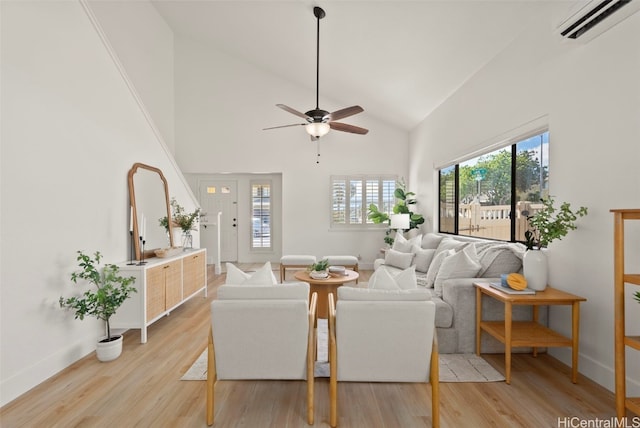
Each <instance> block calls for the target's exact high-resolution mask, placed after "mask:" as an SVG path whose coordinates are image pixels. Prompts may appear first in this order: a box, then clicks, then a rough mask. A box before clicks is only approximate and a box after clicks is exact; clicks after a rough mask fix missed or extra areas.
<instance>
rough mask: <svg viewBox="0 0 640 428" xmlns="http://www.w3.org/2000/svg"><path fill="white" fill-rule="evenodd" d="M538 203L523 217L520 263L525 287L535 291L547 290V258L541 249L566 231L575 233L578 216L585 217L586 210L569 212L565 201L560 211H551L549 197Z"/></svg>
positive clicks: (562, 235) (581, 208) (584, 208)
mask: <svg viewBox="0 0 640 428" xmlns="http://www.w3.org/2000/svg"><path fill="white" fill-rule="evenodd" d="M541 201H542V209H541V210H540V211H538V212H537V213H535V214H533V215H531V216H528V217H527V220H528V222H529V230H527V231H526V232H525V234H524V236H525V244H526V246H527V252H526V253H525V255H524V259H523V261H522V269H523V272H524V277H525V278H526V280H527V287H528V288H531V289H532V290H536V291H542V290H544V289H545V288H547V282H548V280H547V275H548V271H549V270H548V261H547V255H546V254H545V252H544V251H543V249H545V248H547V246H548V245H549V244H550V243H551V242H552V241H555V240H556V239H557V240H561V239H562V238H563V237H564V236H566V235H567V233H569V231H570V230H575V229H576V228H577V226H576V223H575V222H576V220H577V219H578V217H583V216H585V215H587V208H586V207H580V208H578V210H576V211H575V212H573V211H572V210H571V204H569V203H568V202H563V203H562V204H561V205H560V208H555V207H554V206H553V203H554V200H553V198H552V197H551V196H550V197H548V198H547V199H542V200H541Z"/></svg>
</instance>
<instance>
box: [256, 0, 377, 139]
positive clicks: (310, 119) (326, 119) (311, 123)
mask: <svg viewBox="0 0 640 428" xmlns="http://www.w3.org/2000/svg"><path fill="white" fill-rule="evenodd" d="M313 14H314V16H315V17H316V18H317V21H318V30H317V38H316V108H315V109H313V110H309V111H308V112H306V113H301V112H299V111H298V110H295V109H293V108H291V107H289V106H286V105H284V104H276V106H277V107H280V108H281V109H283V110H285V111H288V112H289V113H291V114H294V115H296V116H298V117H301V118H303V119H305V122H304V123H294V124H291V125H282V126H273V127H270V128H264V129H263V130H268V129H277V128H288V127H290V126H304V127H305V130H306V131H307V133H308V134H309V135H310V136H311V141H316V140H318V139H319V138H320V137H322V136H324V135H326V134H327V133H328V132H329V130H330V129H334V130H336V131H342V132H350V133H352V134H360V135H365V134H366V133H367V132H369V130H368V129H365V128H360V127H359V126H355V125H349V124H346V123H341V122H335V121H336V120H340V119H344V118H345V117H349V116H353V115H355V114H358V113H362V112H363V111H364V109H363V108H362V107H360V106H351V107H347V108H343V109H341V110H337V111H334V112H333V113H329V112H328V111H326V110H322V109H321V108H320V107H319V106H318V98H319V87H320V20H321V19H322V18H324V17H325V15H326V14H325V12H324V10H323V9H322V8H320V7H318V6H316V7H314V8H313Z"/></svg>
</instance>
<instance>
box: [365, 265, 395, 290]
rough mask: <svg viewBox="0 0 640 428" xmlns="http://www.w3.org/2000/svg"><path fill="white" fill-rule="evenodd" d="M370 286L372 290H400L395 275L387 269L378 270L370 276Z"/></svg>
mask: <svg viewBox="0 0 640 428" xmlns="http://www.w3.org/2000/svg"><path fill="white" fill-rule="evenodd" d="M369 288H370V289H372V290H399V289H400V287H399V286H398V284H397V283H396V281H395V280H394V279H393V276H391V274H390V273H389V271H388V270H386V269H384V268H383V269H378V270H376V271H375V272H374V273H373V275H371V278H369Z"/></svg>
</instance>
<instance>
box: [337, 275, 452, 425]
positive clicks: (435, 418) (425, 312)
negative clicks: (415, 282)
mask: <svg viewBox="0 0 640 428" xmlns="http://www.w3.org/2000/svg"><path fill="white" fill-rule="evenodd" d="M435 312H436V307H435V303H434V302H432V301H431V294H430V293H429V291H428V290H425V289H413V290H375V289H358V288H352V287H341V288H339V289H338V301H337V305H336V304H335V301H334V298H333V295H332V294H330V295H329V365H330V369H329V370H330V379H329V411H330V415H329V424H330V425H331V426H332V427H335V426H336V425H337V422H338V412H337V405H338V381H340V382H345V381H346V382H348V381H354V382H428V383H430V384H431V420H432V425H433V426H434V427H438V426H439V425H440V417H439V381H438V346H437V340H436V335H435Z"/></svg>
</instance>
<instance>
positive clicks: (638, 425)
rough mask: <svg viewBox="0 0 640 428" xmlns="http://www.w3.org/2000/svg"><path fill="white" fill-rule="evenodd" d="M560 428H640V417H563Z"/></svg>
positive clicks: (560, 418)
mask: <svg viewBox="0 0 640 428" xmlns="http://www.w3.org/2000/svg"><path fill="white" fill-rule="evenodd" d="M557 427H558V428H640V416H635V417H632V418H627V417H624V418H616V417H611V418H608V419H600V418H595V419H584V418H579V417H577V416H561V417H559V418H558V425H557Z"/></svg>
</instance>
